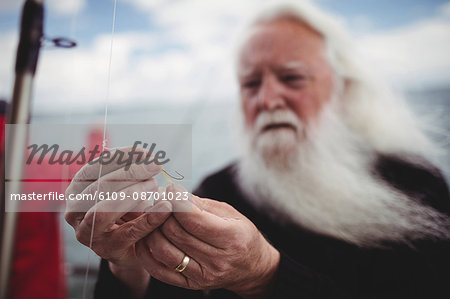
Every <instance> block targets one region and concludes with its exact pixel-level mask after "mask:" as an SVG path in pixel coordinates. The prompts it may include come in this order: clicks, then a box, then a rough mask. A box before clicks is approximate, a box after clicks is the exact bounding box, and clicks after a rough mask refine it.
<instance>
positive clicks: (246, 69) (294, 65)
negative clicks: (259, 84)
mask: <svg viewBox="0 0 450 299" xmlns="http://www.w3.org/2000/svg"><path fill="white" fill-rule="evenodd" d="M261 67H262V66H261V65H246V64H241V65H240V67H239V73H238V75H239V77H249V76H252V75H254V74H255V73H258V72H260V71H261ZM271 67H272V68H274V69H275V70H276V71H280V72H282V71H290V70H296V71H302V70H304V71H306V70H307V69H308V66H307V65H306V63H304V62H303V61H300V60H291V61H287V62H283V63H278V64H272V65H271Z"/></svg>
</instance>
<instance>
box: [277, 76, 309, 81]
mask: <svg viewBox="0 0 450 299" xmlns="http://www.w3.org/2000/svg"><path fill="white" fill-rule="evenodd" d="M304 79H305V76H302V75H285V76H282V77H281V80H282V81H283V82H298V81H302V80H304Z"/></svg>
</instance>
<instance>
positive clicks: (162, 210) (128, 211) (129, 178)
mask: <svg viewBox="0 0 450 299" xmlns="http://www.w3.org/2000/svg"><path fill="white" fill-rule="evenodd" d="M129 150H130V148H125V149H121V151H123V152H124V153H125V154H126V153H127V151H129ZM123 166H124V165H123V164H118V163H115V162H113V163H109V164H107V165H103V166H102V169H101V170H102V175H101V176H100V178H98V176H99V171H100V164H99V163H95V164H92V165H90V164H87V165H85V166H84V167H83V168H82V169H81V170H80V171H79V172H78V173H77V174H76V175H75V177H74V179H73V180H72V183H71V184H70V186H69V187H68V188H67V190H66V196H67V197H68V196H69V195H70V194H82V195H86V194H97V197H98V196H99V194H100V193H99V192H104V193H103V194H106V192H109V194H112V193H113V192H123V193H122V195H125V196H124V197H125V198H124V199H123V200H103V201H100V200H99V201H98V203H97V204H95V205H94V203H95V201H92V200H87V201H68V202H67V206H66V213H65V219H66V221H67V222H68V223H69V224H70V225H71V226H73V228H74V229H75V232H76V237H77V239H78V241H80V242H81V243H82V244H84V245H86V246H89V247H91V249H92V250H93V251H94V252H95V253H97V254H98V255H99V256H100V257H102V258H104V259H106V260H108V261H109V265H110V268H111V271H112V272H113V273H114V274H115V275H116V276H117V277H118V278H119V279H121V280H122V281H124V282H125V283H127V284H128V285H129V286H130V287H132V288H134V289H136V288H139V289H140V290H141V291H142V290H145V288H146V286H147V284H148V279H149V275H148V273H147V272H146V271H145V270H144V268H142V266H141V263H140V262H139V261H138V260H137V258H136V253H135V244H136V242H137V241H139V240H140V239H142V238H144V237H145V236H146V235H148V234H149V233H151V232H152V231H154V230H155V229H156V228H158V227H159V226H160V225H161V224H162V223H164V221H166V219H167V218H168V217H169V215H170V214H171V210H172V207H171V205H170V203H169V202H159V203H158V204H156V205H154V206H151V203H149V202H148V201H146V200H145V201H141V200H133V193H134V192H139V194H142V192H155V191H158V184H157V182H156V180H155V179H153V178H152V177H153V176H154V175H156V174H157V173H159V172H160V171H161V166H158V165H155V164H149V165H144V164H139V165H138V164H132V165H131V167H130V168H129V169H128V170H125V169H124V167H123ZM151 212H158V213H151ZM124 219H125V221H123V220H124ZM137 294H139V295H140V294H141V292H138V293H137Z"/></svg>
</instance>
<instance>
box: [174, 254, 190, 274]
mask: <svg viewBox="0 0 450 299" xmlns="http://www.w3.org/2000/svg"><path fill="white" fill-rule="evenodd" d="M190 260H191V258H190V257H188V256H187V255H184V258H183V261H182V262H181V264H179V265H178V266H177V267H176V268H175V271H177V272H179V273H181V272H183V271H184V269H186V267H187V265H188V264H189V261H190Z"/></svg>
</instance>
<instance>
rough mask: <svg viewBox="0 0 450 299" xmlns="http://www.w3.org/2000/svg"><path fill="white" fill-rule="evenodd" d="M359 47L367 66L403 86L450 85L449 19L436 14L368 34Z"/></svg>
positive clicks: (359, 41) (359, 43)
mask: <svg viewBox="0 0 450 299" xmlns="http://www.w3.org/2000/svg"><path fill="white" fill-rule="evenodd" d="M358 47H359V49H360V51H361V52H362V53H363V54H364V56H365V57H366V60H368V62H369V65H370V67H374V66H376V68H377V70H378V72H379V73H381V74H385V75H386V76H387V79H388V80H390V81H393V83H394V84H400V85H402V86H403V87H411V88H416V87H424V86H427V85H438V84H440V85H442V84H450V54H449V53H450V19H448V18H446V17H443V16H442V15H439V16H437V17H435V18H430V19H428V20H425V21H421V22H417V23H413V24H410V25H408V26H404V27H402V28H398V29H394V30H388V31H384V32H379V33H376V34H367V35H365V36H362V37H360V38H359V39H358Z"/></svg>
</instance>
